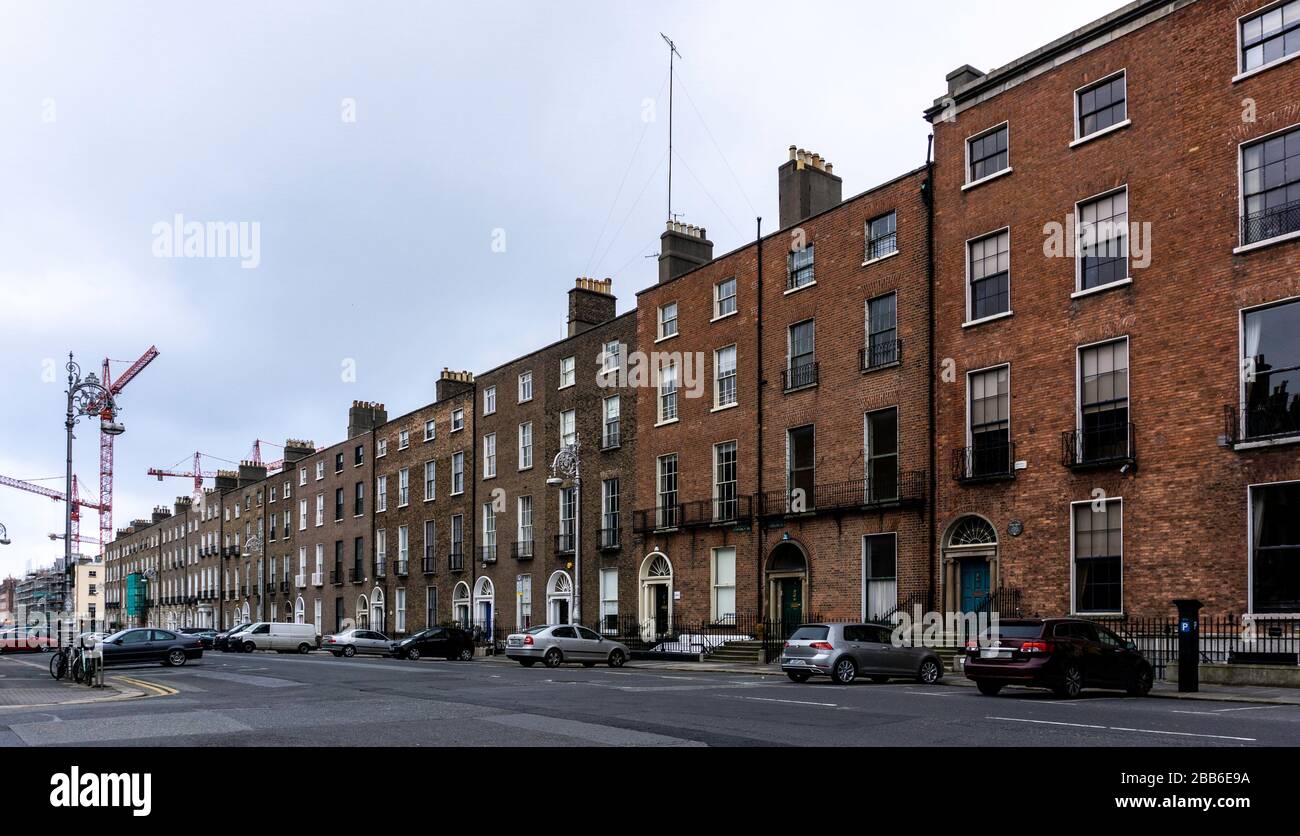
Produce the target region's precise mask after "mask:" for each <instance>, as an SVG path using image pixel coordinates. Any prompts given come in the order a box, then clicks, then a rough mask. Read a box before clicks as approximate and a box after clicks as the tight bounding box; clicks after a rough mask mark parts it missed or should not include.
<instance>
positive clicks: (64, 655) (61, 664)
mask: <svg viewBox="0 0 1300 836" xmlns="http://www.w3.org/2000/svg"><path fill="white" fill-rule="evenodd" d="M67 673H68V650H67V649H66V648H62V647H61V648H59V649H58V650H56V651H54V655H53V656H51V657H50V676H52V677H54V678H55V679H63V677H65V676H67Z"/></svg>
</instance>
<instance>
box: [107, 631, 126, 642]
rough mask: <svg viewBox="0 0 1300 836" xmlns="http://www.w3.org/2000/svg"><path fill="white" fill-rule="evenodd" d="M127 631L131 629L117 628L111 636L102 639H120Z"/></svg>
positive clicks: (108, 640) (109, 640)
mask: <svg viewBox="0 0 1300 836" xmlns="http://www.w3.org/2000/svg"><path fill="white" fill-rule="evenodd" d="M129 632H131V630H130V629H129V628H128V629H126V630H118V631H117V632H116V633H114V634H112V635H111V636H108V637H106V638H105V639H104V641H106V642H111V641H114V640H116V639H120V638H121V637H122V636H125V635H126V634H127V633H129Z"/></svg>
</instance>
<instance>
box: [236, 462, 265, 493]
mask: <svg viewBox="0 0 1300 836" xmlns="http://www.w3.org/2000/svg"><path fill="white" fill-rule="evenodd" d="M265 478H266V465H264V464H260V463H258V462H250V461H242V462H240V463H239V483H238V484H239V487H241V488H242V487H244V486H245V485H251V484H253V483H254V482H260V481H262V480H263V479H265Z"/></svg>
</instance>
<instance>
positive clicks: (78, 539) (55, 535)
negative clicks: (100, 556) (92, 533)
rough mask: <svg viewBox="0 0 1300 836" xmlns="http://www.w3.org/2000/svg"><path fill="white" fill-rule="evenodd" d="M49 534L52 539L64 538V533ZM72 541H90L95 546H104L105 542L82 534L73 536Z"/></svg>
mask: <svg viewBox="0 0 1300 836" xmlns="http://www.w3.org/2000/svg"><path fill="white" fill-rule="evenodd" d="M47 536H48V537H49V538H50V539H51V540H62V539H63V535H62V534H50V535H47ZM72 542H74V543H90V544H91V545H95V546H102V545H103V543H100V542H99V541H98V540H96V539H95V538H93V537H82V536H81V535H80V534H74V535H73V536H72Z"/></svg>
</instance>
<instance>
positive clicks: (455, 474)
mask: <svg viewBox="0 0 1300 836" xmlns="http://www.w3.org/2000/svg"><path fill="white" fill-rule="evenodd" d="M457 481H459V482H460V485H459V489H458V487H457V484H456V483H457ZM463 493H465V454H464V452H461V451H457V452H455V453H452V454H451V495H452V496H460V495H461V494H463Z"/></svg>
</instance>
